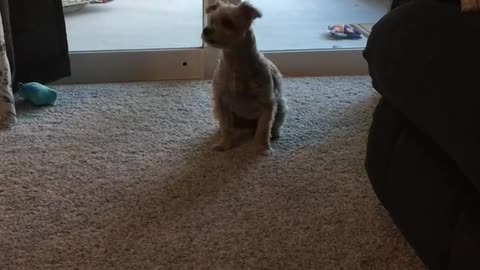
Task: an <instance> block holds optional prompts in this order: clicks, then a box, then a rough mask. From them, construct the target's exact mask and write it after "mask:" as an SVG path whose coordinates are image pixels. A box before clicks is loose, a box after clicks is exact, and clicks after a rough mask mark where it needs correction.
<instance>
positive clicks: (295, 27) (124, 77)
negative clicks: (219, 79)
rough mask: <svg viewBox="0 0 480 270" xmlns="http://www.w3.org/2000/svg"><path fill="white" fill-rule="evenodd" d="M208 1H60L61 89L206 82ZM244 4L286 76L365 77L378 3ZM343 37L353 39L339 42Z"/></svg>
mask: <svg viewBox="0 0 480 270" xmlns="http://www.w3.org/2000/svg"><path fill="white" fill-rule="evenodd" d="M214 1H215V0H175V1H169V0H142V1H138V0H63V3H64V11H65V20H66V25H67V32H68V37H69V47H70V51H71V59H72V69H73V76H72V78H69V79H67V80H66V81H69V82H119V81H138V80H163V79H202V78H208V77H209V76H210V75H211V73H212V71H213V68H214V66H215V62H216V59H217V57H218V50H216V49H213V48H209V47H206V46H205V45H204V44H203V42H202V40H201V38H200V33H201V31H202V29H203V25H204V21H205V17H204V16H205V15H204V10H205V8H206V6H207V5H209V4H210V3H212V2H214ZM232 1H235V0H232ZM235 2H237V1H235ZM250 2H251V3H252V4H254V5H255V6H257V7H258V8H259V9H260V10H261V11H262V12H263V15H264V16H263V17H262V18H261V19H258V20H257V21H256V22H255V24H254V30H255V33H256V36H257V41H258V47H259V49H260V50H262V51H264V52H265V53H266V54H267V56H268V57H270V58H272V60H273V61H274V62H276V63H277V64H278V65H279V66H280V68H281V69H282V71H283V73H285V75H287V76H288V75H327V74H328V75H341V74H355V73H362V72H365V71H366V65H365V63H364V62H363V59H362V57H361V50H362V49H363V47H364V46H365V44H366V40H367V37H368V27H370V26H371V25H372V24H374V23H375V22H376V21H378V19H380V18H381V16H383V15H384V14H385V13H386V12H387V10H388V3H387V2H386V0H339V1H329V0H302V1H297V0H281V1H278V0H251V1H250ZM334 26H338V27H343V28H345V27H346V28H347V29H340V28H333V27H334ZM349 29H353V30H354V35H351V36H348V35H344V33H348V32H346V30H349ZM329 31H330V32H329ZM334 31H337V32H334ZM338 31H344V32H342V33H340V32H338Z"/></svg>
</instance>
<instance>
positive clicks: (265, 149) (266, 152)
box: [255, 144, 273, 156]
mask: <svg viewBox="0 0 480 270" xmlns="http://www.w3.org/2000/svg"><path fill="white" fill-rule="evenodd" d="M255 152H256V153H257V154H258V155H261V156H270V155H272V154H273V149H272V148H271V147H270V145H264V144H257V145H255Z"/></svg>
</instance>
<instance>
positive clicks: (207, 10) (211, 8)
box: [205, 0, 223, 14]
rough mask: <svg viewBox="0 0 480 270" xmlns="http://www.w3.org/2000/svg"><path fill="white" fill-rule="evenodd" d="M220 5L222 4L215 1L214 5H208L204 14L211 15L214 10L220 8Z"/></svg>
mask: <svg viewBox="0 0 480 270" xmlns="http://www.w3.org/2000/svg"><path fill="white" fill-rule="evenodd" d="M222 3H223V2H221V1H218V0H217V1H215V3H213V4H211V5H209V6H208V7H207V9H206V10H205V12H206V13H207V14H209V13H211V12H214V11H215V10H217V8H219V7H220V5H221V4H222Z"/></svg>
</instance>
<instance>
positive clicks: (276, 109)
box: [202, 1, 287, 154]
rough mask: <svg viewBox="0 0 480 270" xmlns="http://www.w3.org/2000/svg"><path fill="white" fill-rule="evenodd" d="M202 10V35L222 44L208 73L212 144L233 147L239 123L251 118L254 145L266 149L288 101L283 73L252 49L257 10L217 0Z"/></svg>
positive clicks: (276, 133)
mask: <svg viewBox="0 0 480 270" xmlns="http://www.w3.org/2000/svg"><path fill="white" fill-rule="evenodd" d="M206 13H207V15H208V24H207V26H206V27H205V28H204V29H203V33H202V39H203V40H204V41H205V42H206V43H207V44H209V45H210V46H212V47H215V48H218V49H221V50H222V55H221V57H220V59H219V61H218V65H217V67H216V70H215V74H214V77H213V101H214V105H213V106H214V108H213V110H214V114H215V117H216V118H217V119H218V121H219V125H220V136H221V139H220V142H219V143H218V144H216V145H215V146H214V149H215V150H218V151H225V150H228V149H231V148H233V147H234V137H235V136H234V135H235V134H234V133H235V129H236V128H239V127H240V125H239V123H246V122H254V125H253V130H254V132H255V135H254V142H255V147H256V149H257V151H258V152H259V153H261V154H269V153H270V150H271V148H270V139H272V140H274V139H277V138H278V137H279V136H280V129H281V127H282V125H283V123H284V121H285V118H286V114H287V105H286V102H285V99H284V97H283V90H282V74H281V73H280V71H279V70H278V69H277V67H276V66H275V65H274V64H273V63H272V62H271V61H269V60H268V59H267V58H265V57H264V55H263V54H261V53H260V52H258V50H257V45H256V41H255V35H254V33H253V30H252V24H253V21H254V20H255V19H257V18H260V17H261V16H262V14H261V12H260V11H259V10H258V9H257V8H255V7H254V6H252V5H251V4H250V3H248V2H242V3H239V4H238V5H234V4H229V3H224V2H222V1H217V2H216V3H215V4H212V5H210V6H209V7H208V8H207V10H206Z"/></svg>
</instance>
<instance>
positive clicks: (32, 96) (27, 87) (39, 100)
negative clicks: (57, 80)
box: [18, 82, 57, 106]
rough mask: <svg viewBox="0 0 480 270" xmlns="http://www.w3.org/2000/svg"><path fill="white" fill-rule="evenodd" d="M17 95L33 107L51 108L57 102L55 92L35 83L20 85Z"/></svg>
mask: <svg viewBox="0 0 480 270" xmlns="http://www.w3.org/2000/svg"><path fill="white" fill-rule="evenodd" d="M18 95H19V96H20V97H22V98H24V99H25V100H27V101H29V102H30V103H32V104H33V105H35V106H52V105H54V104H55V101H56V100H57V92H56V91H55V90H53V89H51V88H49V87H47V86H45V85H43V84H40V83H37V82H31V83H25V84H20V85H19V88H18Z"/></svg>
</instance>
